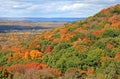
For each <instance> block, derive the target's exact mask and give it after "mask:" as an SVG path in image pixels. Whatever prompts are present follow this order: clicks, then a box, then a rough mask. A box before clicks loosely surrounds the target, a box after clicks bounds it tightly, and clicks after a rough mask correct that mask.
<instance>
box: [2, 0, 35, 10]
mask: <svg viewBox="0 0 120 79" xmlns="http://www.w3.org/2000/svg"><path fill="white" fill-rule="evenodd" d="M36 8H37V5H36V4H33V3H29V2H19V1H11V0H0V10H1V9H2V11H10V10H11V11H23V10H33V9H36Z"/></svg>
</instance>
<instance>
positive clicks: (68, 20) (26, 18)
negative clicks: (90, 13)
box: [0, 17, 85, 22]
mask: <svg viewBox="0 0 120 79" xmlns="http://www.w3.org/2000/svg"><path fill="white" fill-rule="evenodd" d="M83 19H85V17H81V18H35V17H32V18H31V17H25V18H24V17H23V18H22V17H21V18H19V17H17V18H12V17H0V20H1V21H32V22H36V21H37V22H38V21H41V22H43V21H45V22H51V21H52V22H53V21H54V22H57V21H59V22H60V21H63V22H64V21H65V22H66V21H67V22H72V21H77V20H83Z"/></svg>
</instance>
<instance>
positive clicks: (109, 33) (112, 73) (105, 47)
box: [0, 4, 120, 79]
mask: <svg viewBox="0 0 120 79" xmlns="http://www.w3.org/2000/svg"><path fill="white" fill-rule="evenodd" d="M0 58H1V60H0V65H1V66H0V70H1V71H0V77H1V78H8V79H30V78H29V77H31V78H32V79H120V4H117V5H115V6H111V7H109V8H106V9H103V10H102V11H100V12H99V13H97V14H95V15H94V16H91V17H88V18H87V19H85V20H81V21H76V22H73V23H71V24H65V25H64V26H63V27H57V28H54V29H53V30H50V31H47V32H44V33H43V34H41V35H37V36H36V37H33V38H32V39H30V40H27V41H24V42H21V43H20V46H19V47H18V46H12V47H9V48H7V49H6V50H2V48H1V53H0Z"/></svg>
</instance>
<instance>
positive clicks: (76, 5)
mask: <svg viewBox="0 0 120 79" xmlns="http://www.w3.org/2000/svg"><path fill="white" fill-rule="evenodd" d="M86 6H88V4H80V3H75V4H71V5H65V6H62V7H60V8H59V10H62V11H66V10H76V9H80V8H83V7H86Z"/></svg>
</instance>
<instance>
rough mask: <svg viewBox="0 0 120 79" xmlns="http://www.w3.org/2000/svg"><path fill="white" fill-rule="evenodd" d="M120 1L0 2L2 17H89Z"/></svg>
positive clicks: (44, 0)
mask: <svg viewBox="0 0 120 79" xmlns="http://www.w3.org/2000/svg"><path fill="white" fill-rule="evenodd" d="M115 4H120V0H0V17H43V18H55V17H60V18H62V17H64V18H65V17H66V18H72V17H77V18H79V17H88V16H92V15H94V14H95V13H97V12H99V11H100V10H101V9H103V8H107V7H109V6H112V5H115Z"/></svg>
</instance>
